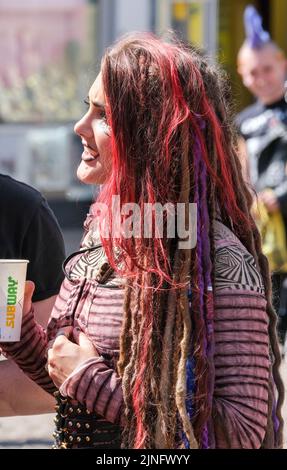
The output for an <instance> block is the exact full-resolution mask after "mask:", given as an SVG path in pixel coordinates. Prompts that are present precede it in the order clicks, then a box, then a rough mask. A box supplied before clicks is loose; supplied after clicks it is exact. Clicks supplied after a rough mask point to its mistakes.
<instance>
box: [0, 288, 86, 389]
mask: <svg viewBox="0 0 287 470" xmlns="http://www.w3.org/2000/svg"><path fill="white" fill-rule="evenodd" d="M78 289H79V286H76V287H75V290H78ZM69 298H70V303H69ZM73 299H74V295H73V291H72V288H71V285H70V283H69V281H67V280H66V279H65V280H64V281H63V283H62V286H61V290H60V293H59V294H58V296H57V299H56V302H55V305H54V308H53V311H52V314H51V318H50V320H49V323H48V328H47V332H46V331H45V330H44V329H43V328H42V327H41V325H39V324H38V323H37V322H36V321H35V318H34V313H33V310H31V312H29V314H28V315H26V317H25V318H24V320H23V323H22V328H21V338H20V341H18V342H15V343H1V348H2V350H3V353H4V354H5V356H6V357H9V358H11V359H13V360H14V362H16V364H17V365H18V366H19V367H20V369H22V370H23V372H25V374H26V375H28V377H30V378H31V379H32V380H33V381H34V382H36V383H37V384H38V385H40V387H42V388H43V389H44V390H45V391H46V392H48V393H53V392H54V391H55V390H56V387H55V385H54V383H53V381H52V380H51V378H50V376H49V374H48V372H47V371H46V369H45V365H46V363H47V355H46V349H47V345H48V342H49V341H50V340H51V339H53V338H54V337H55V335H56V332H57V330H58V328H61V327H63V326H69V325H70V324H71V322H72V318H71V316H70V317H69V316H68V317H67V318H66V317H65V316H62V317H61V318H60V313H61V309H62V308H64V306H65V305H66V304H68V306H69V307H70V306H71V308H72V302H71V301H72V300H73Z"/></svg>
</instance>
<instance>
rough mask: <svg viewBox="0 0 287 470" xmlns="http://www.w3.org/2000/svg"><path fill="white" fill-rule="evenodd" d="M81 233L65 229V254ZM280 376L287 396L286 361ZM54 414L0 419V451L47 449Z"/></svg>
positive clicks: (286, 442)
mask: <svg viewBox="0 0 287 470" xmlns="http://www.w3.org/2000/svg"><path fill="white" fill-rule="evenodd" d="M80 238H81V231H79V230H78V229H65V230H64V239H65V244H66V252H67V253H71V252H72V251H76V250H77V249H78V246H79V241H80ZM281 374H282V378H283V381H284V384H285V390H286V392H285V395H287V359H285V361H283V363H282V366H281ZM283 417H284V421H285V428H284V448H285V449H287V397H286V398H285V403H284V406H283ZM53 418H54V414H47V415H46V414H44V415H35V416H19V417H11V418H0V449H48V448H51V445H52V441H53V438H52V434H53V431H54V422H53Z"/></svg>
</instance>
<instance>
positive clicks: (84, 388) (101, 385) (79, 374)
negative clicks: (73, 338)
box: [60, 356, 123, 424]
mask: <svg viewBox="0 0 287 470" xmlns="http://www.w3.org/2000/svg"><path fill="white" fill-rule="evenodd" d="M60 392H61V394H62V395H63V396H69V397H70V398H74V399H76V400H77V401H79V402H80V403H82V404H84V405H85V406H86V407H87V409H88V410H89V411H90V412H95V413H97V414H99V415H100V416H102V417H103V418H105V419H106V420H107V421H110V422H111V423H115V424H119V423H121V422H122V418H123V417H122V414H121V410H122V406H123V394H122V386H121V379H120V377H119V376H118V375H117V373H116V371H115V370H114V369H113V368H112V367H110V366H109V365H108V364H107V362H106V361H105V360H104V358H103V357H101V356H100V357H97V358H91V359H88V360H87V361H85V362H83V363H82V364H80V366H78V367H77V368H76V369H75V370H74V371H73V373H72V374H71V375H70V376H69V377H68V378H67V379H66V380H65V382H64V383H63V384H62V386H61V387H60Z"/></svg>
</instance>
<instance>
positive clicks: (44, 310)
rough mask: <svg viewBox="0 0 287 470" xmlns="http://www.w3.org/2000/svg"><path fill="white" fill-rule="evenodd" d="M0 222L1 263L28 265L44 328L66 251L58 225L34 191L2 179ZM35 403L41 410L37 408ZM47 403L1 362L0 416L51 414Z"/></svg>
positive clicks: (31, 384) (48, 399) (17, 372)
mask: <svg viewBox="0 0 287 470" xmlns="http://www.w3.org/2000/svg"><path fill="white" fill-rule="evenodd" d="M0 222H1V223H0V258H1V259H28V260H29V263H28V267H27V279H31V280H33V281H34V283H35V291H34V294H33V299H32V300H33V306H34V312H35V317H36V318H37V320H38V321H39V323H40V324H41V325H42V326H43V327H46V326H47V321H48V318H49V316H50V313H51V310H52V308H53V306H54V303H55V299H56V297H57V294H58V293H59V290H60V286H61V283H62V280H63V273H62V262H63V260H64V258H65V247H64V240H63V236H62V233H61V230H60V228H59V225H58V222H57V220H56V218H55V216H54V214H53V213H52V211H51V209H50V207H49V206H48V204H47V201H46V200H45V198H44V197H43V196H42V195H41V194H40V193H39V192H38V191H37V190H35V189H34V188H32V187H31V186H28V185H27V184H25V183H22V182H20V181H17V180H15V179H13V178H11V177H10V176H7V175H3V174H0ZM19 385H20V389H21V400H19V396H18V392H19ZM6 390H9V401H7V399H6V398H5V391H6ZM40 398H43V400H40ZM40 402H41V403H42V405H43V406H42V405H41V406H39V403H40ZM51 403H52V400H51V397H50V396H49V394H47V393H46V392H44V391H43V390H42V389H41V388H40V387H38V386H37V385H36V384H35V383H34V382H32V381H31V380H30V379H28V378H27V377H26V376H25V375H24V374H23V372H22V371H21V370H20V369H19V368H18V367H17V366H16V365H15V363H14V362H13V361H11V360H2V361H1V362H0V416H11V415H16V414H19V415H21V414H37V413H40V412H41V413H42V412H47V411H51V406H50V404H51Z"/></svg>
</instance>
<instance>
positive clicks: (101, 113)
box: [99, 111, 107, 121]
mask: <svg viewBox="0 0 287 470" xmlns="http://www.w3.org/2000/svg"><path fill="white" fill-rule="evenodd" d="M99 118H100V119H102V120H103V121H106V120H107V115H106V113H105V111H100V112H99Z"/></svg>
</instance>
